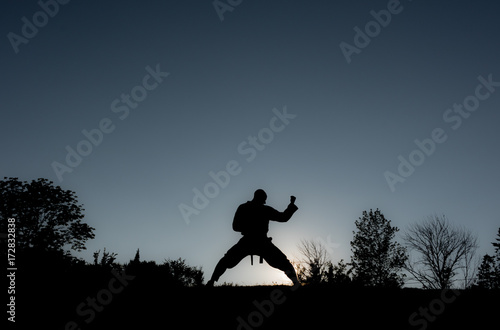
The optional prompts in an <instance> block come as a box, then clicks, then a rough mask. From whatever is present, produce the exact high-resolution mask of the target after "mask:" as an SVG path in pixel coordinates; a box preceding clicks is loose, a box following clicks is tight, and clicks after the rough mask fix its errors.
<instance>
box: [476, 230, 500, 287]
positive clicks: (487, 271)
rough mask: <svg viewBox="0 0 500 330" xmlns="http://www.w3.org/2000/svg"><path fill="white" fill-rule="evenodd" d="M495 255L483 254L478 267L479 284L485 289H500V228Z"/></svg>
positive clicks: (494, 244)
mask: <svg viewBox="0 0 500 330" xmlns="http://www.w3.org/2000/svg"><path fill="white" fill-rule="evenodd" d="M496 241H497V243H495V242H493V243H491V244H492V245H493V246H494V247H495V255H494V256H490V255H488V254H486V255H484V256H483V261H482V263H481V265H480V266H479V269H478V274H477V286H478V287H480V288H484V289H500V228H499V229H498V234H497V238H496Z"/></svg>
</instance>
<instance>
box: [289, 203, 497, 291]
mask: <svg viewBox="0 0 500 330" xmlns="http://www.w3.org/2000/svg"><path fill="white" fill-rule="evenodd" d="M355 224H356V228H357V231H355V232H353V234H354V237H353V240H352V241H351V251H352V256H351V262H349V263H345V262H344V261H343V260H341V261H340V262H339V263H338V264H336V265H334V264H332V262H331V261H330V260H329V258H328V254H327V252H326V248H325V247H324V246H323V244H322V243H320V242H318V241H302V242H301V244H300V245H299V251H300V252H301V253H302V255H303V256H304V258H303V259H301V260H299V262H298V263H297V269H298V274H299V276H300V279H301V281H302V282H304V283H305V284H308V285H318V284H320V285H334V286H358V287H359V286H362V287H383V288H391V287H402V286H403V285H404V284H405V282H406V280H407V278H406V277H407V276H408V277H409V278H410V279H412V280H416V281H417V282H419V283H420V284H421V285H422V287H423V288H426V289H446V288H451V287H459V288H475V287H477V288H486V289H499V288H500V229H499V232H498V236H497V238H496V241H497V242H496V243H495V242H494V243H492V244H493V246H494V247H495V254H494V255H493V256H491V255H488V254H487V255H485V256H484V257H483V260H482V263H481V265H480V266H479V267H478V264H477V256H476V250H477V248H478V243H477V238H476V237H475V236H474V235H473V234H472V233H471V231H469V230H466V229H464V228H460V227H456V226H453V225H452V224H451V223H450V222H449V221H448V220H447V219H446V217H445V216H442V217H438V216H431V217H428V218H427V219H426V220H424V221H422V222H420V223H415V224H413V225H411V226H410V227H409V229H408V230H407V231H406V232H405V233H404V235H403V236H402V242H403V243H402V244H400V243H398V242H397V241H396V237H395V234H396V233H397V232H398V231H399V229H398V228H397V227H394V226H392V225H391V221H390V220H387V219H386V218H385V217H384V215H383V214H382V213H381V212H380V211H379V210H378V209H377V210H376V211H372V210H370V212H367V211H364V212H363V216H362V217H361V218H359V219H358V220H357V221H356V222H355Z"/></svg>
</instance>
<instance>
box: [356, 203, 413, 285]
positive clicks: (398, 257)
mask: <svg viewBox="0 0 500 330" xmlns="http://www.w3.org/2000/svg"><path fill="white" fill-rule="evenodd" d="M355 224H356V228H357V229H358V231H357V232H353V233H354V239H353V240H352V241H351V247H352V248H351V251H352V253H353V255H352V256H351V263H350V265H351V266H352V271H353V281H355V282H356V283H359V284H361V285H363V286H375V287H401V286H402V285H403V284H404V277H405V275H404V274H401V273H400V271H401V270H402V268H403V266H404V264H405V261H406V260H407V258H408V256H407V254H406V249H405V248H404V247H402V246H401V245H400V244H399V243H397V242H395V241H394V237H395V235H396V232H398V231H399V229H398V228H397V227H393V226H391V221H390V220H387V219H386V218H385V217H384V215H383V214H382V213H381V212H380V210H378V209H377V210H375V212H373V211H372V210H370V212H366V211H363V217H362V218H359V220H356V222H355Z"/></svg>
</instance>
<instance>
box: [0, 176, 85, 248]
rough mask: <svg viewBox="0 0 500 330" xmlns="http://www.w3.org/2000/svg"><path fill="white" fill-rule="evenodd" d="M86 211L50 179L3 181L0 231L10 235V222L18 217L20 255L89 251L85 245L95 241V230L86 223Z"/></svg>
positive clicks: (1, 187) (17, 232) (17, 243)
mask: <svg viewBox="0 0 500 330" xmlns="http://www.w3.org/2000/svg"><path fill="white" fill-rule="evenodd" d="M83 210H84V209H83V206H82V205H79V204H78V200H77V197H76V194H75V193H74V192H72V191H70V190H63V189H62V188H61V187H59V186H54V184H53V182H52V181H48V180H47V179H42V178H40V179H38V180H33V181H31V182H29V183H28V182H26V181H23V182H22V181H19V180H18V179H17V178H4V179H3V180H2V181H0V226H1V227H0V232H3V233H6V232H7V219H8V218H14V219H15V220H16V245H17V246H16V249H17V250H18V251H20V252H23V251H26V250H28V249H31V250H34V249H36V250H37V251H52V252H53V251H63V250H64V248H66V247H70V248H71V249H73V250H76V251H80V250H83V249H85V242H86V241H87V240H88V239H92V238H94V233H93V231H94V228H92V227H90V226H89V225H87V224H86V223H83V222H82V219H83V217H84V215H83V213H82V212H83Z"/></svg>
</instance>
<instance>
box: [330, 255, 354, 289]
mask: <svg viewBox="0 0 500 330" xmlns="http://www.w3.org/2000/svg"><path fill="white" fill-rule="evenodd" d="M351 272H352V269H349V268H348V265H347V264H346V263H345V262H344V259H341V260H340V261H339V262H338V264H336V265H333V264H332V263H329V265H328V272H327V274H326V278H327V283H328V285H330V286H335V287H345V286H349V285H351V284H352V280H351V277H350V274H351Z"/></svg>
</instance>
